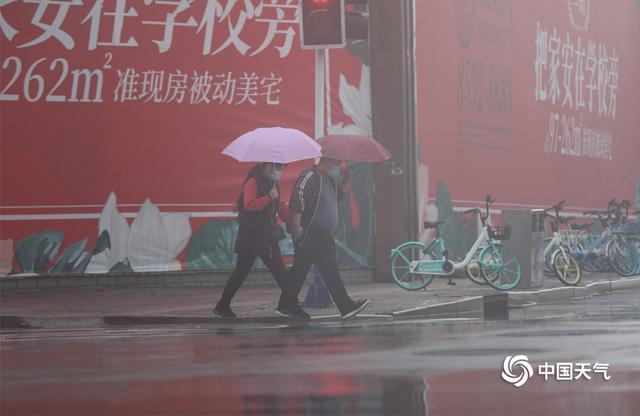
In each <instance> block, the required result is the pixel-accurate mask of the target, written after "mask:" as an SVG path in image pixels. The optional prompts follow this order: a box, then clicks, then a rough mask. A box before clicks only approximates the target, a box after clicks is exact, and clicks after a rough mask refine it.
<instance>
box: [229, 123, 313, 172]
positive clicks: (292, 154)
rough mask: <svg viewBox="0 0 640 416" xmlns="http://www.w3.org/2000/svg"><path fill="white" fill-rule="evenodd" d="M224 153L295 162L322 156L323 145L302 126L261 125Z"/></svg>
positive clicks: (248, 158)
mask: <svg viewBox="0 0 640 416" xmlns="http://www.w3.org/2000/svg"><path fill="white" fill-rule="evenodd" d="M222 154H224V155H227V156H231V157H232V158H234V159H236V160H237V161H240V162H275V163H291V162H296V161H298V160H305V159H313V158H316V157H320V156H321V153H320V145H319V144H318V143H317V142H316V141H315V140H313V139H312V138H311V137H309V136H307V135H306V134H304V133H303V132H301V131H300V130H296V129H287V128H283V127H266V128H259V129H255V130H253V131H250V132H248V133H245V134H243V135H242V136H240V137H238V138H237V139H235V140H234V141H233V142H231V144H229V146H227V147H226V148H225V149H224V150H223V151H222Z"/></svg>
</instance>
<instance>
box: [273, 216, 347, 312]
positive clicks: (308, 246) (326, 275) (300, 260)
mask: <svg viewBox="0 0 640 416" xmlns="http://www.w3.org/2000/svg"><path fill="white" fill-rule="evenodd" d="M295 249H296V252H295V255H294V258H293V267H292V268H291V270H290V271H289V276H290V279H291V288H292V290H293V294H294V296H295V297H296V299H297V298H298V293H300V290H301V289H302V286H303V285H304V281H305V279H306V277H307V274H308V273H309V269H311V265H313V264H316V265H317V266H318V268H319V269H320V274H322V278H323V279H324V281H325V283H326V284H327V288H328V289H329V293H331V297H332V298H333V301H334V302H335V303H336V306H337V307H338V309H339V310H340V313H341V314H343V315H344V314H345V313H347V312H349V311H351V310H352V309H353V306H354V302H353V300H352V299H351V297H349V295H348V294H347V290H346V289H345V288H344V283H343V282H342V278H341V277H340V271H339V270H338V262H337V260H336V242H335V240H334V239H333V235H331V233H330V232H329V231H324V230H318V229H314V228H311V229H309V231H308V234H307V236H306V238H305V240H304V242H303V243H302V245H296V248H295ZM286 301H287V300H286V298H284V297H283V296H280V304H283V302H286Z"/></svg>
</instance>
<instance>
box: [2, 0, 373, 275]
mask: <svg viewBox="0 0 640 416" xmlns="http://www.w3.org/2000/svg"><path fill="white" fill-rule="evenodd" d="M297 9H298V1H294V0H242V1H238V0H207V1H204V0H203V1H197V2H196V1H192V0H188V1H187V0H166V1H165V0H149V1H147V0H145V1H144V2H142V1H132V0H69V1H31V0H21V1H17V0H13V1H0V29H1V33H0V42H1V44H0V65H1V66H0V68H1V70H0V106H1V116H2V125H1V133H2V134H1V142H0V144H1V155H0V163H1V173H2V175H1V176H2V179H1V180H2V189H1V194H0V239H1V240H2V250H1V251H2V253H3V254H2V259H3V261H2V263H3V267H2V271H3V272H5V273H3V275H4V274H6V273H7V272H10V271H11V270H13V272H16V273H50V272H61V271H62V272H68V271H85V270H86V271H96V272H106V271H108V270H110V269H112V268H114V267H115V268H116V270H128V269H130V268H132V269H133V270H136V271H142V270H173V269H184V268H188V267H193V268H208V269H209V268H210V269H217V268H226V267H229V266H230V265H232V259H231V258H232V256H233V252H232V249H231V248H230V246H231V247H232V246H233V238H234V235H235V234H234V232H235V229H234V225H235V224H234V222H233V221H228V219H229V218H232V217H233V216H234V215H235V214H234V209H235V201H236V199H237V197H238V194H239V190H240V186H241V184H242V181H243V179H244V177H245V175H246V172H247V171H248V169H249V168H250V167H251V166H250V165H246V164H240V163H238V162H236V161H234V160H232V159H230V158H228V157H225V156H222V155H220V151H221V150H222V149H223V148H224V147H225V146H226V145H227V144H229V142H231V141H232V140H233V139H234V138H236V137H238V136H240V135H241V134H243V133H245V132H247V131H250V130H253V129H255V128H257V127H268V126H286V127H292V128H297V129H300V130H303V131H305V132H306V133H308V134H310V135H313V132H314V98H315V95H314V71H315V65H314V53H313V51H303V50H302V49H301V48H300V41H299V37H298V16H297ZM361 52H362V51H359V50H353V49H350V50H340V51H335V52H332V53H331V56H330V64H328V65H327V67H328V72H329V74H330V76H329V80H330V82H328V84H327V85H328V94H327V95H328V96H329V97H330V99H329V100H328V101H327V108H326V110H327V111H325V113H326V114H327V119H326V123H327V126H328V129H329V130H331V131H336V132H340V131H343V130H346V131H351V130H353V129H354V128H364V129H367V128H368V129H369V130H370V126H369V127H367V126H361V125H362V124H363V123H362V122H361V121H359V119H362V118H363V117H364V118H365V119H366V112H367V106H368V108H369V110H368V111H369V115H370V104H367V100H368V99H369V98H368V97H369V84H368V80H369V78H368V66H367V65H366V64H365V63H364V61H363V59H361V57H360V56H359V55H360V54H361ZM362 85H366V88H365V89H366V91H364V89H363V87H362ZM363 100H364V101H363ZM362 112H364V113H365V115H361V114H360V113H362ZM369 119H370V117H369ZM369 119H366V121H368V123H369V124H370V120H369ZM358 126H360V127H358ZM307 164H308V163H306V164H305V163H300V164H297V165H294V166H290V167H289V168H287V169H286V171H285V181H284V185H283V191H284V196H285V198H288V193H289V191H290V187H291V184H292V181H293V179H294V178H295V177H296V176H297V174H298V172H299V171H300V169H301V168H302V167H304V166H306V165H307ZM356 168H357V167H356ZM365 174H367V173H366V172H365ZM363 192H364V191H363ZM367 192H370V188H369V190H368V191H367ZM363 198H364V194H363V195H360V196H358V195H356V196H354V199H356V200H358V201H359V202H360V203H361V205H362V204H364V205H366V204H367V202H366V198H365V199H363ZM352 205H353V207H355V208H356V209H359V208H361V207H358V206H357V203H354V204H352ZM351 208H352V207H351V205H350V206H347V207H345V208H344V211H345V212H346V214H349V212H350V209H351ZM362 209H363V210H364V211H366V210H370V209H371V207H370V206H368V207H365V208H362ZM344 217H345V218H347V220H348V221H347V222H348V224H346V225H345V226H344V227H343V228H344V229H345V230H346V231H344V233H345V235H346V234H347V233H348V232H349V231H352V230H353V227H352V226H351V223H350V218H349V217H350V216H349V215H344ZM103 231H107V233H108V235H109V240H110V244H108V245H110V248H105V247H107V246H108V245H107V244H106V240H104V241H100V240H98V236H99V235H100V234H101V233H102V232H103ZM199 232H200V235H198V233H199ZM350 238H351V240H353V239H354V238H355V239H356V240H357V239H358V238H360V239H362V238H363V237H362V236H360V237H358V236H356V237H353V236H351V237H344V238H343V243H344V247H345V248H348V247H350V248H351V249H353V248H354V246H353V244H355V243H353V241H351V240H350ZM366 238H367V239H369V238H370V236H367V237H366ZM356 245H357V244H356ZM46 247H49V249H46ZM67 248H68V249H69V251H68V252H67V253H66V255H67V257H66V258H65V259H61V258H60V257H61V256H62V255H63V252H64V251H65V249H67ZM355 252H359V253H361V254H362V251H358V249H355ZM87 256H89V257H92V256H93V257H94V258H93V259H92V260H90V261H89V264H84V266H88V267H87V268H86V269H85V268H83V267H81V264H82V262H83V259H85V260H86V259H87V258H88V257H87ZM366 257H367V254H364V255H363V258H366ZM58 260H65V261H66V263H65V264H58V263H59V261H58ZM44 263H46V264H45V265H43V264H44ZM56 266H58V267H57V268H56ZM123 267H124V268H123Z"/></svg>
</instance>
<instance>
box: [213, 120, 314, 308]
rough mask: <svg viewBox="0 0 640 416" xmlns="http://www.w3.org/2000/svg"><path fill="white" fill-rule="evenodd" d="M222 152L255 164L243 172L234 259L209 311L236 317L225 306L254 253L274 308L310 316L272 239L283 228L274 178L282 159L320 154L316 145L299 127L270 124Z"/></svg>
mask: <svg viewBox="0 0 640 416" xmlns="http://www.w3.org/2000/svg"><path fill="white" fill-rule="evenodd" d="M222 153H223V154H225V155H227V156H231V157H233V158H234V159H236V160H238V161H240V162H254V163H256V162H258V164H257V165H255V166H254V167H253V168H252V169H251V170H250V171H249V174H248V175H247V177H246V178H245V180H244V183H243V185H242V192H241V193H240V197H239V198H238V202H237V210H238V221H239V223H240V227H239V229H238V236H237V238H236V245H235V251H236V253H237V254H238V258H237V261H236V266H235V269H234V271H233V273H231V276H229V280H228V281H227V283H226V285H225V288H224V291H223V293H222V296H221V297H220V300H219V301H218V302H217V304H216V306H215V308H214V309H213V313H214V314H216V315H218V316H220V317H223V318H236V317H237V315H236V314H235V313H234V312H233V311H232V310H231V300H232V299H233V297H234V296H235V294H236V292H237V291H238V289H239V288H240V286H241V285H242V283H243V282H244V280H245V279H246V278H247V276H248V275H249V272H250V271H251V268H252V267H253V264H254V263H255V261H256V259H257V258H258V257H260V259H262V261H263V262H264V264H265V265H266V266H267V268H268V269H269V271H270V272H271V274H273V277H274V279H275V280H276V283H278V286H280V290H281V291H282V294H281V296H280V302H279V306H278V308H277V310H276V313H277V314H278V315H281V316H289V317H294V318H300V319H304V320H308V319H310V318H309V315H308V314H307V313H306V312H305V311H304V310H303V309H302V308H301V307H300V306H299V305H298V299H297V297H296V296H295V295H294V293H293V291H292V289H291V286H290V283H289V277H288V275H287V272H286V270H285V267H284V263H283V262H282V255H281V253H280V246H279V244H278V242H279V241H280V240H281V239H283V238H284V230H283V229H282V227H280V226H279V225H278V223H277V214H278V211H279V210H281V208H283V207H281V206H280V190H279V188H278V181H279V180H280V177H281V176H282V171H283V169H284V167H285V166H286V164H287V163H290V162H294V161H297V160H305V159H311V158H314V157H318V156H320V145H318V144H317V143H316V142H315V140H313V139H312V138H310V137H309V136H307V135H306V134H304V133H303V132H301V131H299V130H295V129H288V128H281V127H271V128H259V129H256V130H253V131H251V132H248V133H245V134H243V135H242V136H240V137H239V138H237V139H236V140H234V141H233V142H232V143H231V144H230V145H229V146H227V147H226V148H225V149H224V150H223V151H222ZM285 208H286V207H285Z"/></svg>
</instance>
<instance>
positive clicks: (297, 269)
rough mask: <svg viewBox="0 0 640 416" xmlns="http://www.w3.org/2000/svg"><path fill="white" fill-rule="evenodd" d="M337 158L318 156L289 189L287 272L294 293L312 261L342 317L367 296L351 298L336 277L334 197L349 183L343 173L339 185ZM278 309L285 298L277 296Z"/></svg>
mask: <svg viewBox="0 0 640 416" xmlns="http://www.w3.org/2000/svg"><path fill="white" fill-rule="evenodd" d="M340 164H341V162H340V161H339V160H334V159H327V158H321V159H320V162H319V163H318V164H317V165H316V166H312V167H310V168H308V169H305V170H303V171H302V173H301V174H300V176H299V177H298V180H297V182H296V184H295V186H294V189H293V192H292V193H291V199H290V202H289V209H290V211H291V224H290V226H291V235H292V237H293V240H294V242H295V255H294V259H293V267H292V268H291V271H290V272H289V275H290V278H291V288H292V290H293V293H294V295H296V296H297V295H298V293H300V289H302V286H303V285H304V281H305V278H306V277H307V274H308V273H309V269H310V268H311V265H312V264H316V265H318V268H319V269H320V274H321V275H322V277H323V278H324V280H325V282H326V284H327V287H328V288H329V292H330V293H331V297H332V298H333V301H334V302H335V303H336V305H337V307H338V309H339V310H340V313H341V314H342V317H343V318H344V319H347V318H351V317H352V316H355V315H356V314H358V313H360V312H361V311H362V310H363V309H364V308H366V307H367V305H368V304H369V300H368V299H361V300H357V301H354V300H353V299H351V297H350V296H349V295H348V294H347V291H346V289H345V287H344V283H343V282H342V278H341V277H340V271H339V269H338V263H337V260H336V244H335V240H334V239H333V231H334V230H335V229H336V227H337V226H338V201H339V200H341V199H342V197H343V196H344V194H345V192H346V190H347V189H348V187H349V186H350V182H351V177H350V175H349V174H348V173H347V174H346V175H345V176H344V177H343V180H342V182H341V183H340V185H337V184H336V181H335V179H334V178H335V177H337V176H338V175H340ZM280 305H281V306H280V307H279V309H282V308H286V299H285V298H284V297H283V296H281V297H280Z"/></svg>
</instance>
